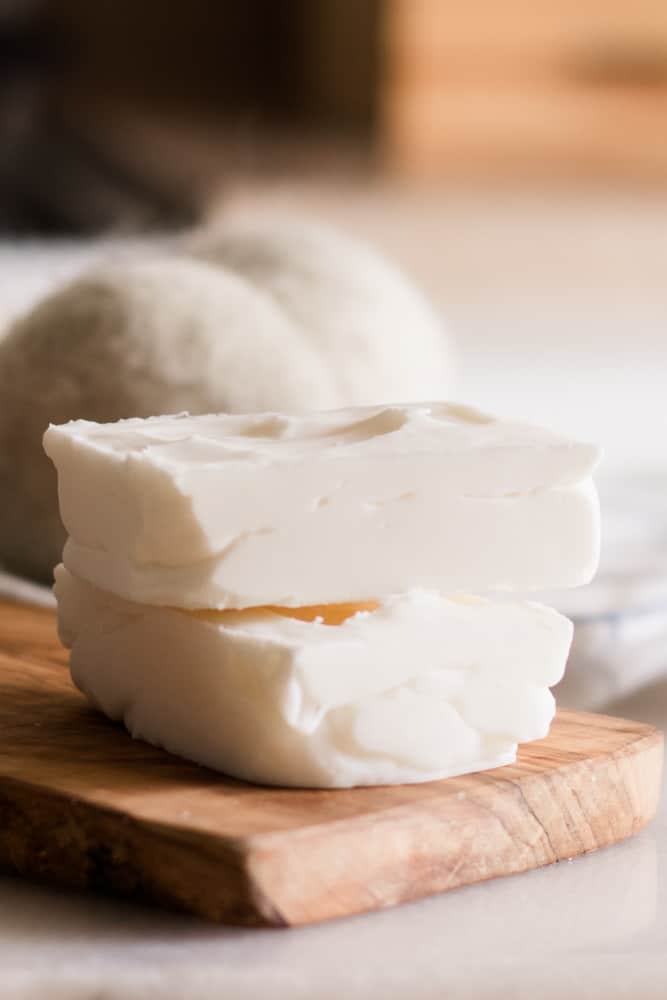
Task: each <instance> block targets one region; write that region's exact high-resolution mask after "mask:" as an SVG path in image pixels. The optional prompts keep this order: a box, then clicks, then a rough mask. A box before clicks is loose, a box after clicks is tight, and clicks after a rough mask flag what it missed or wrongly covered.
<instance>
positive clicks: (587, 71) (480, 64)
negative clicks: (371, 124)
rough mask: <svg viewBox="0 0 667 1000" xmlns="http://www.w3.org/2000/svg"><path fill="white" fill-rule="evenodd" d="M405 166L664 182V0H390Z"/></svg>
mask: <svg viewBox="0 0 667 1000" xmlns="http://www.w3.org/2000/svg"><path fill="white" fill-rule="evenodd" d="M382 30H383V47H382V60H383V63H382V64H383V71H382V83H381V87H380V141H381V144H382V148H383V151H384V154H385V156H386V160H387V162H388V163H389V164H390V165H391V166H392V167H393V168H395V169H398V170H401V171H407V172H409V173H416V174H422V175H429V174H437V175H442V174H452V173H472V174H480V173H481V174H489V173H490V174H493V175H495V176H497V175H498V174H502V173H503V172H505V173H507V172H512V173H515V174H517V173H518V174H521V173H528V172H530V173H533V174H534V173H536V172H538V173H539V172H542V171H544V170H547V171H550V172H553V173H556V174H558V173H562V172H568V173H573V172H574V173H577V174H590V175H591V176H595V177H600V176H604V175H608V176H619V175H622V176H626V177H627V176H636V177H638V178H651V177H654V178H664V177H665V176H667V128H665V122H666V120H667V3H665V0H504V2H503V3H497V2H496V0H468V2H467V3H465V4H460V3H456V2H455V0H385V7H384V19H383V29H382Z"/></svg>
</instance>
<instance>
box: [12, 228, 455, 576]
mask: <svg viewBox="0 0 667 1000" xmlns="http://www.w3.org/2000/svg"><path fill="white" fill-rule="evenodd" d="M447 372H448V358H447V345H446V340H445V336H444V333H443V330H442V327H441V324H440V322H439V319H438V318H437V317H436V315H435V314H434V312H433V311H432V309H431V308H430V306H429V305H428V303H427V302H426V301H425V300H424V298H423V297H422V296H421V295H420V293H419V292H417V291H416V290H415V289H414V288H413V287H412V286H411V285H410V283H409V282H408V281H407V280H406V279H405V278H404V277H403V276H402V275H401V274H400V273H399V272H397V271H396V270H395V269H394V268H392V267H391V266H390V265H389V264H387V263H386V262H385V261H384V260H383V259H382V258H381V257H379V256H378V255H377V254H375V253H374V252H372V251H370V250H368V249H367V248H366V247H364V246H363V245H360V244H358V243H357V242H355V241H353V240H350V239H348V238H346V237H344V236H341V235H339V234H337V233H335V232H332V231H330V230H328V229H326V228H322V227H315V226H304V225H298V224H291V225H287V224H284V223H282V224H280V225H274V224H272V225H271V226H270V227H265V228H258V227H256V226H254V227H252V228H247V227H244V228H243V229H236V228H235V229H230V230H228V231H223V232H221V233H219V234H218V235H209V236H208V237H205V238H204V239H202V240H200V241H198V243H197V244H196V245H193V246H192V247H191V248H190V250H189V251H188V252H187V253H181V255H179V256H177V255H175V254H174V255H164V256H161V257H154V258H150V259H137V260H125V261H121V262H115V263H113V264H107V265H106V266H102V265H100V266H98V267H97V268H96V269H95V270H94V271H91V272H89V273H88V274H86V275H84V276H82V277H81V278H79V279H77V280H75V281H74V282H72V283H70V284H68V285H67V286H66V287H64V288H62V289H60V290H59V291H56V292H55V293H54V294H51V295H49V296H48V297H47V298H45V299H44V300H43V301H42V302H40V303H39V304H38V305H37V306H36V307H35V308H34V309H33V310H32V311H31V312H29V313H28V314H27V315H25V316H24V317H22V318H20V319H19V320H18V321H17V322H16V323H15V324H14V325H13V327H12V328H11V329H10V331H9V332H8V334H7V335H6V337H5V338H4V340H3V341H2V342H1V343H0V504H1V505H2V509H3V511H4V517H3V519H2V520H1V521H0V563H2V564H4V566H5V567H6V568H7V569H10V570H12V571H14V572H16V573H20V574H22V575H25V576H30V577H33V578H35V579H40V580H50V579H51V572H52V568H53V566H54V565H55V563H56V562H58V560H59V557H60V552H61V549H62V545H63V542H64V530H63V528H62V525H61V523H60V518H59V516H58V502H57V495H56V477H55V472H54V470H53V468H52V466H51V463H50V462H49V461H48V459H47V458H46V456H45V455H44V454H43V452H42V446H41V439H42V435H43V433H44V431H45V430H46V427H47V426H48V424H49V423H62V422H64V421H67V420H71V419H75V418H86V419H89V420H98V421H109V420H118V419H120V418H122V417H131V416H138V417H144V416H150V415H154V414H163V413H175V412H180V411H182V410H188V411H190V412H191V413H206V412H215V411H228V412H244V411H249V412H250V411H256V410H272V409H275V410H300V409H324V408H329V407H339V406H349V405H355V404H366V403H368V404H372V403H385V402H392V401H409V400H415V399H427V398H437V397H442V396H443V395H444V394H445V392H446V388H447Z"/></svg>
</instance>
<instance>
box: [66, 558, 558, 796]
mask: <svg viewBox="0 0 667 1000" xmlns="http://www.w3.org/2000/svg"><path fill="white" fill-rule="evenodd" d="M56 595H57V598H58V620H59V629H60V636H61V639H62V642H63V644H64V645H65V646H67V647H70V648H71V651H72V652H71V661H70V662H71V670H72V677H73V679H74V682H75V683H76V684H77V686H78V687H79V688H81V690H82V691H84V692H85V693H86V694H87V695H88V697H89V698H90V700H91V701H92V702H93V704H94V705H96V706H97V707H99V708H100V709H101V710H102V711H103V712H104V713H106V715H108V716H110V717H111V718H112V719H121V720H122V721H123V722H124V723H125V725H126V726H127V728H128V730H129V731H130V733H131V734H132V735H133V736H135V737H138V738H141V739H145V740H147V741H149V742H150V743H154V744H156V745H158V746H162V747H165V748H166V749H167V750H170V751H172V752H174V753H177V754H180V755H181V756H184V757H188V758H190V759H192V760H195V761H198V762H199V763H201V764H206V765H208V766H209V767H212V768H215V769H216V770H220V771H224V772H226V773H227V774H230V775H233V776H234V777H237V778H242V779H246V780H249V781H256V782H262V783H266V784H276V785H292V786H313V787H332V788H333V787H349V786H351V785H375V784H388V783H397V782H415V781H428V780H431V779H435V778H444V777H448V776H451V775H454V774H463V773H466V772H468V771H477V770H482V769H485V768H489V767H496V766H500V765H502V764H506V763H509V762H511V761H512V760H514V758H515V754H516V744H517V743H519V742H524V741H527V740H533V739H536V738H539V737H542V736H544V735H546V733H547V731H548V728H549V724H550V722H551V719H552V717H553V713H554V702H553V697H552V695H551V692H550V691H549V686H550V685H553V684H556V683H557V682H558V681H559V680H560V678H561V676H562V674H563V670H564V667H565V661H566V659H567V654H568V650H569V646H570V641H571V638H572V626H571V623H570V622H569V621H568V619H566V618H563V617H562V615H559V614H558V613H557V612H555V611H551V610H550V609H548V608H544V607H542V606H540V605H537V604H530V603H520V604H519V603H500V602H491V601H488V600H484V599H480V598H463V597H461V598H456V599H449V598H445V597H442V596H440V595H438V594H435V593H432V592H417V591H416V592H411V593H409V594H405V595H402V596H399V597H393V598H390V599H388V600H387V601H386V602H384V603H381V604H379V606H377V607H376V608H375V609H374V610H372V611H361V612H358V613H356V614H355V613H354V608H353V607H349V606H348V608H347V609H336V608H333V609H331V608H329V609H324V611H325V612H326V613H327V614H328V615H330V616H333V615H334V614H335V613H336V611H337V610H339V611H340V613H339V619H342V622H341V624H335V625H334V624H325V623H324V622H322V621H318V620H317V619H315V620H312V621H304V620H300V619H297V618H293V617H287V616H286V614H285V611H284V610H282V611H280V612H278V611H273V610H270V609H256V610H255V609H253V610H247V611H224V612H219V611H199V612H187V611H181V610H178V609H173V608H155V607H148V606H140V605H137V604H131V603H129V602H126V601H124V600H122V599H120V598H118V597H115V596H113V595H111V594H108V593H105V592H103V591H101V590H99V589H97V588H95V587H93V586H91V585H90V584H88V583H86V582H84V581H81V580H78V579H77V578H75V577H74V576H73V575H72V574H70V573H69V572H68V570H66V569H65V568H64V567H62V566H61V567H58V569H57V571H56ZM294 613H295V614H302V615H303V614H306V613H307V612H306V611H305V609H298V610H297V611H295V612H294ZM314 613H315V612H314V611H311V612H310V616H311V617H312V615H313V614H314ZM346 614H348V615H350V617H345V615H346ZM329 620H334V619H333V617H331V618H330V619H329Z"/></svg>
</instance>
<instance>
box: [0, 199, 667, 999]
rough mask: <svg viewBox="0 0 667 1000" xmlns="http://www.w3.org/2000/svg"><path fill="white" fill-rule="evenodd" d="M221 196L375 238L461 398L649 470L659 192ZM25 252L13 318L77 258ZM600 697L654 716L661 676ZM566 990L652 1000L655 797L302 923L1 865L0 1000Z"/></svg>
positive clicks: (658, 994)
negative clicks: (450, 363) (466, 883)
mask: <svg viewBox="0 0 667 1000" xmlns="http://www.w3.org/2000/svg"><path fill="white" fill-rule="evenodd" d="M235 206H236V207H238V209H239V210H245V209H247V208H248V206H250V207H252V208H253V209H254V210H259V211H266V210H274V209H276V208H279V209H280V210H292V211H293V210H297V211H301V212H303V211H306V212H311V211H313V212H315V213H316V214H318V215H319V216H321V217H323V218H325V219H326V218H328V219H330V220H331V221H334V222H336V223H338V224H339V225H343V226H349V227H350V228H352V229H354V230H356V231H357V232H359V233H361V234H362V235H366V236H368V237H370V238H374V239H376V240H378V241H379V242H380V243H381V244H382V245H384V246H385V248H386V249H387V250H388V251H389V252H390V253H394V254H396V255H397V256H398V257H399V258H400V259H402V260H403V261H404V263H406V264H407V265H408V266H409V267H410V268H411V270H412V271H413V273H414V274H416V276H417V277H418V278H421V280H422V281H423V283H424V284H425V285H426V286H427V288H428V289H429V290H430V291H431V292H432V294H433V295H434V296H435V298H436V299H437V300H438V301H439V302H441V303H442V304H443V305H444V307H445V308H446V309H447V311H448V314H449V317H450V320H451V325H452V329H453V330H454V332H455V333H456V335H457V338H458V343H459V353H460V358H461V365H462V379H461V381H460V383H459V387H458V390H457V392H456V394H455V395H456V396H458V397H465V398H467V399H468V400H469V401H470V402H473V403H475V404H477V405H482V406H484V407H486V408H488V409H490V410H495V411H497V412H499V413H506V414H508V415H518V416H523V417H529V418H531V419H534V420H540V421H543V422H546V423H550V424H552V425H553V426H555V427H560V428H562V429H563V430H569V431H574V432H576V433H577V434H579V435H580V436H589V437H591V438H592V439H594V440H599V441H601V442H603V443H604V444H605V445H606V448H607V454H608V456H609V460H608V461H609V464H610V465H611V466H613V467H614V468H615V469H616V470H621V471H623V470H625V472H626V473H628V474H632V471H633V470H634V469H635V468H641V469H643V470H644V471H646V470H647V469H648V470H649V471H651V469H655V470H659V471H661V472H662V471H664V467H665V446H664V442H665V439H666V438H667V407H665V404H664V387H665V376H666V373H667V333H666V332H665V331H666V330H667V293H665V290H664V289H665V281H664V278H665V260H667V199H665V198H663V197H660V196H655V197H654V198H652V199H649V198H644V197H643V196H640V195H637V196H636V197H634V198H629V199H628V198H626V199H622V198H620V197H610V198H607V199H606V200H605V198H604V197H601V198H598V199H596V200H594V201H592V200H588V201H584V202H577V201H576V200H572V199H569V200H568V199H566V200H565V201H562V202H559V201H558V199H555V200H553V199H552V200H551V201H547V202H544V201H542V202H540V201H539V199H538V200H536V201H535V202H534V203H531V204H528V203H527V202H525V201H524V202H523V203H522V204H517V203H512V202H511V201H507V200H504V201H502V200H501V201H497V200H496V201H493V202H487V203H483V202H480V201H479V200H476V199H468V200H467V201H466V200H465V198H462V197H460V196H452V197H449V196H448V197H442V198H440V197H438V196H436V195H434V194H433V193H431V194H410V193H403V194H401V193H400V192H396V191H387V190H384V191H383V190H379V191H376V190H371V191H367V190H361V189H359V190H356V189H354V190H348V189H341V190H338V191H332V190H330V189H328V188H326V187H325V188H322V187H318V186H317V185H314V186H313V187H312V189H308V190H298V191H294V190H280V191H268V192H266V193H264V194H260V195H259V196H258V195H257V194H256V193H252V195H250V194H247V193H244V192H239V193H238V195H237V196H236V197H235V198H234V197H231V196H230V200H229V202H228V210H229V211H235V210H236V208H235ZM21 254H23V259H19V256H20V255H19V256H17V255H16V253H15V251H14V250H12V249H4V250H3V248H2V247H1V246H0V279H2V278H3V277H4V279H6V281H5V283H6V284H7V286H8V297H7V298H6V303H5V305H6V306H7V303H9V305H8V306H7V308H8V309H9V312H11V311H12V310H14V311H18V309H19V308H20V307H21V306H22V305H24V304H25V303H26V301H27V300H28V299H29V298H30V296H31V295H33V296H34V294H35V293H36V291H41V290H43V288H45V287H47V286H48V284H49V283H50V282H51V281H52V279H53V276H56V277H57V276H62V275H63V274H66V273H67V274H69V273H73V272H74V271H75V270H77V269H79V267H80V266H81V260H82V259H83V258H81V260H80V259H79V256H78V251H75V252H73V254H72V256H71V257H70V258H68V259H67V260H64V261H61V262H60V263H57V266H55V267H54V269H53V270H52V272H50V271H49V268H53V260H52V258H51V257H50V256H49V255H50V254H51V251H48V252H46V251H42V250H39V248H32V249H31V248H30V247H24V248H23V249H22V250H21ZM31 262H32V264H33V265H34V266H33V267H32V270H31V271H30V274H31V278H30V281H29V282H28V283H27V285H26V286H25V290H24V291H22V290H21V287H19V286H20V283H19V284H17V283H16V276H17V275H19V276H20V275H21V274H25V269H26V266H27V267H28V268H29V269H30V267H31ZM49 274H51V277H49ZM9 286H11V288H9ZM1 290H2V281H1V280H0V291H1ZM9 292H11V294H9ZM0 297H2V296H0ZM3 301H4V300H3ZM665 674H666V675H667V652H666V656H665ZM607 710H608V711H611V712H612V713H613V714H619V715H624V714H625V715H627V716H629V717H634V718H637V719H643V720H646V721H652V722H655V723H657V724H658V725H660V726H662V727H664V728H667V680H660V679H658V680H657V681H654V682H653V683H652V686H651V687H648V688H646V687H644V688H642V689H641V690H639V691H637V692H635V693H634V694H632V695H631V696H628V697H626V698H625V700H623V701H618V702H616V703H615V704H613V705H611V706H609V708H608V709H607ZM0 816H1V806H0ZM568 995H570V996H572V997H575V998H597V997H604V998H605V1000H621V998H626V997H627V998H628V1000H630V998H632V1000H636V998H638V997H641V998H642V1000H650V998H654V997H655V998H656V1000H657V998H660V1000H664V998H665V997H667V805H665V802H664V800H663V804H662V806H661V809H660V812H659V815H658V818H657V819H656V821H655V822H654V823H653V824H652V825H651V826H650V827H648V828H647V829H646V830H645V831H644V832H642V833H641V834H640V835H639V836H637V837H636V838H634V839H632V840H630V841H628V842H626V843H624V844H621V845H618V846H616V847H612V848H609V849H607V850H604V851H601V852H599V853H597V854H593V855H590V856H588V857H584V858H579V859H576V860H574V861H572V862H568V863H562V864H559V865H556V866H552V867H550V868H547V869H542V870H540V871H535V872H530V873H527V874H525V875H520V876H514V877H511V878H508V879H504V880H497V881H495V882H489V883H485V884H482V885H477V886H473V887H469V888H466V889H461V890H457V891H455V892H451V893H448V894H445V895H443V896H440V897H434V898H432V899H429V900H424V901H422V902H418V903H413V904H410V905H405V906H403V907H400V908H397V909H394V910H390V911H385V912H382V913H377V914H370V915H365V916H360V917H355V918H352V919H347V920H342V921H337V922H334V923H330V924H326V925H321V926H317V927H311V928H305V929H300V930H288V931H284V930H269V931H265V930H261V931H260V930H255V931H250V930H239V929H229V928H221V927H216V926H211V925H207V924H204V923H201V922H199V921H196V920H194V919H192V918H188V917H184V916H183V917H181V916H176V915H171V914H168V913H164V912H161V911H157V910H149V909H146V908H141V907H136V906H132V905H129V904H124V903H119V902H115V901H111V900H103V899H92V898H85V897H81V896H77V895H75V894H65V893H59V892H56V891H53V890H49V889H44V888H41V887H36V886H34V885H27V884H24V883H22V882H20V881H19V880H17V879H13V878H10V877H3V878H0V997H1V998H2V1000H33V998H34V1000H44V998H47V1000H51V998H59V997H62V998H63V1000H79V998H81V1000H83V998H86V1000H88V998H90V1000H92V998H98V1000H102V998H103V1000H116V998H118V1000H133V998H137V1000H138V998H141V1000H150V998H160V1000H162V998H164V1000H179V998H187V1000H198V998H200V997H201V998H206V1000H210V998H213V997H225V998H227V997H228V998H230V1000H246V998H256V997H264V996H270V997H271V998H273V1000H280V998H289V1000H300V998H304V1000H306V998H307V1000H329V998H331V1000H342V998H345V1000H357V998H359V1000H361V998H364V1000H375V998H382V1000H394V998H396V1000H398V998H401V1000H403V998H408V997H409V998H410V1000H426V998H436V997H437V998H439V1000H440V998H443V997H456V998H466V997H470V998H475V1000H480V998H486V997H494V998H499V1000H500V998H502V1000H510V998H512V1000H515V998H516V1000H523V998H525V1000H537V998H539V1000H551V998H554V1000H556V998H557V1000H562V998H563V997H565V996H568Z"/></svg>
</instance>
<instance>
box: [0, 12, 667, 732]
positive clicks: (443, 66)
mask: <svg viewBox="0 0 667 1000" xmlns="http://www.w3.org/2000/svg"><path fill="white" fill-rule="evenodd" d="M284 213H289V214H297V215H305V216H307V217H313V218H319V219H322V220H325V221H330V222H332V223H334V224H336V225H338V226H340V227H342V228H344V229H347V230H349V231H351V232H353V233H355V234H357V235H359V236H361V237H363V238H365V239H367V240H369V241H371V242H373V243H375V244H376V245H377V246H378V247H379V249H380V250H383V251H384V252H385V253H387V254H388V255H390V256H392V257H393V258H394V259H395V260H397V261H398V263H399V264H402V265H403V266H404V267H405V268H406V270H407V271H408V273H410V274H411V275H412V276H413V278H415V279H416V281H417V282H418V283H419V284H420V285H421V286H422V287H423V288H424V289H425V290H426V291H427V292H428V293H429V295H430V296H431V298H432V299H433V301H434V302H435V303H436V305H437V306H438V308H439V309H441V310H442V312H443V315H444V316H445V319H446V322H447V326H448V329H449V331H450V334H451V337H452V340H453V343H454V347H455V351H456V357H457V362H456V370H457V374H456V378H455V380H454V382H453V391H452V395H453V396H454V397H456V398H462V399H465V400H466V401H468V402H470V403H472V404H476V405H479V406H481V407H482V408H485V409H488V410H491V411H493V412H497V413H499V414H501V415H505V416H516V417H525V418H528V419H531V420H535V421H539V422H544V423H546V424H549V425H551V426H553V427H554V428H556V429H560V430H563V431H566V432H570V433H573V434H575V435H577V436H579V437H583V438H590V439H592V440H595V441H596V442H599V443H601V444H602V445H604V447H605V454H606V458H605V463H604V465H603V469H602V473H601V480H600V481H601V488H602V494H603V501H604V504H605V510H606V512H607V514H606V522H605V532H606V535H607V538H606V541H605V545H606V548H605V560H606V561H604V562H603V565H604V567H605V569H604V573H603V574H602V576H601V581H602V584H601V587H602V590H598V592H597V593H596V594H594V596H593V598H592V599H590V600H589V598H588V597H587V598H586V599H585V601H584V604H585V605H586V606H585V607H584V606H582V608H580V609H579V613H580V614H581V615H583V616H585V615H588V616H589V619H590V620H591V621H594V623H597V624H596V629H597V630H596V629H594V630H593V632H592V633H591V635H592V639H591V643H592V647H591V649H592V652H591V650H587V649H583V651H582V653H581V656H582V658H583V659H585V657H586V655H588V654H589V653H590V655H591V656H594V655H595V656H597V655H598V653H596V651H595V648H596V643H597V644H598V645H600V644H602V645H604V643H606V645H607V649H609V648H612V647H614V648H621V649H624V648H625V647H623V646H622V645H621V646H620V647H619V646H618V639H619V636H620V635H621V633H620V632H619V631H618V630H619V628H621V626H620V625H619V624H618V622H619V618H618V614H619V610H620V611H622V612H623V613H625V612H626V611H627V610H628V609H629V608H632V609H634V610H635V611H637V615H638V616H639V617H637V616H635V617H633V618H632V619H631V622H630V625H629V626H628V628H629V629H630V631H629V632H628V636H627V637H628V639H629V641H630V642H631V646H630V647H629V648H631V649H635V650H636V649H638V648H640V647H641V649H642V650H643V653H642V654H641V656H643V660H642V664H643V666H642V665H641V664H640V665H639V666H637V663H638V662H639V659H641V656H638V659H637V661H636V662H635V664H634V665H633V672H632V676H631V677H630V679H629V680H621V681H619V680H618V678H619V676H621V677H622V676H623V664H619V663H618V662H617V663H616V664H615V666H614V670H613V671H612V673H613V674H614V677H613V678H612V680H613V683H612V680H610V681H609V683H610V684H611V685H612V687H611V688H609V687H607V688H604V684H603V688H604V691H603V693H602V694H601V695H600V694H599V693H598V694H597V695H595V696H594V693H591V692H589V693H588V694H587V695H586V698H584V699H583V700H584V701H586V699H587V704H590V705H592V706H593V707H595V704H597V703H600V702H601V701H604V700H605V698H606V699H607V700H609V697H611V696H612V695H613V694H614V693H615V692H616V693H618V690H625V689H626V688H632V687H633V686H634V687H636V686H637V685H639V684H640V682H641V683H643V682H648V681H652V679H653V678H655V676H657V675H658V674H660V673H661V671H663V669H664V668H667V654H665V653H664V652H663V650H664V649H666V648H667V643H666V640H667V596H666V595H667V515H666V514H665V508H666V504H665V498H667V466H666V463H665V441H666V440H667V405H666V402H665V399H666V395H667V292H666V291H665V286H666V283H667V282H666V279H667V4H666V3H665V0H504V2H503V3H498V2H497V0H468V2H467V3H465V4H461V3H456V2H454V0H354V2H341V0H187V2H186V0H171V2H169V3H165V2H163V0H142V2H140V3H137V2H133V3H132V2H129V0H95V2H94V3H90V2H86V0H0V228H1V229H2V231H3V234H4V238H1V239H0V310H1V312H0V323H2V324H4V325H6V324H8V323H9V322H10V320H11V319H13V318H14V317H15V316H16V315H17V314H18V313H20V312H21V311H22V310H23V309H25V308H26V307H27V306H29V305H31V304H32V302H33V301H34V300H35V299H36V298H37V297H38V296H39V295H40V294H41V293H43V292H45V291H47V290H48V289H49V288H50V287H52V286H53V285H54V284H55V283H57V282H58V281H60V280H62V279H63V278H66V277H69V276H71V275H73V274H76V273H77V272H78V271H80V270H82V269H83V268H84V267H85V266H87V265H88V264H89V263H90V262H91V260H93V259H95V257H96V255H99V254H100V253H102V252H105V248H106V246H107V241H108V240H110V239H112V240H115V241H118V240H121V241H122V240H127V239H130V240H132V239H134V240H141V239H144V238H152V237H153V236H155V234H165V233H169V232H173V231H175V232H179V231H181V230H183V229H188V228H190V227H193V226H197V225H200V224H204V223H215V221H216V220H219V219H227V218H234V217H235V216H236V215H243V216H248V215H253V214H255V215H258V216H264V217H267V216H268V215H269V214H275V215H280V214H284ZM586 601H588V604H586ZM646 609H648V612H650V614H648V617H646V616H644V617H642V615H644V613H645V612H646ZM564 610H568V608H567V606H566V607H565V608H564ZM648 612H647V613H648ZM596 615H597V616H598V617H597V618H595V616H596ZM591 616H592V618H591ZM610 616H611V617H610ZM623 620H624V621H625V619H623ZM600 622H602V626H601V627H603V632H601V631H600V629H599V628H597V625H599V624H600ZM610 623H611V624H610ZM633 629H634V631H632V630H633ZM614 630H616V631H614ZM581 635H582V636H583V635H584V632H583V631H582V632H581ZM582 642H583V640H582ZM632 643H634V646H632ZM598 652H599V650H598ZM623 655H625V653H624V654H623ZM610 676H611V675H610ZM605 683H607V681H605ZM619 684H620V687H618V685H619ZM614 685H616V687H614ZM575 695H576V692H575ZM580 700H582V699H580ZM594 703H595V704H594ZM664 708H665V714H666V715H667V694H665V696H664Z"/></svg>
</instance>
